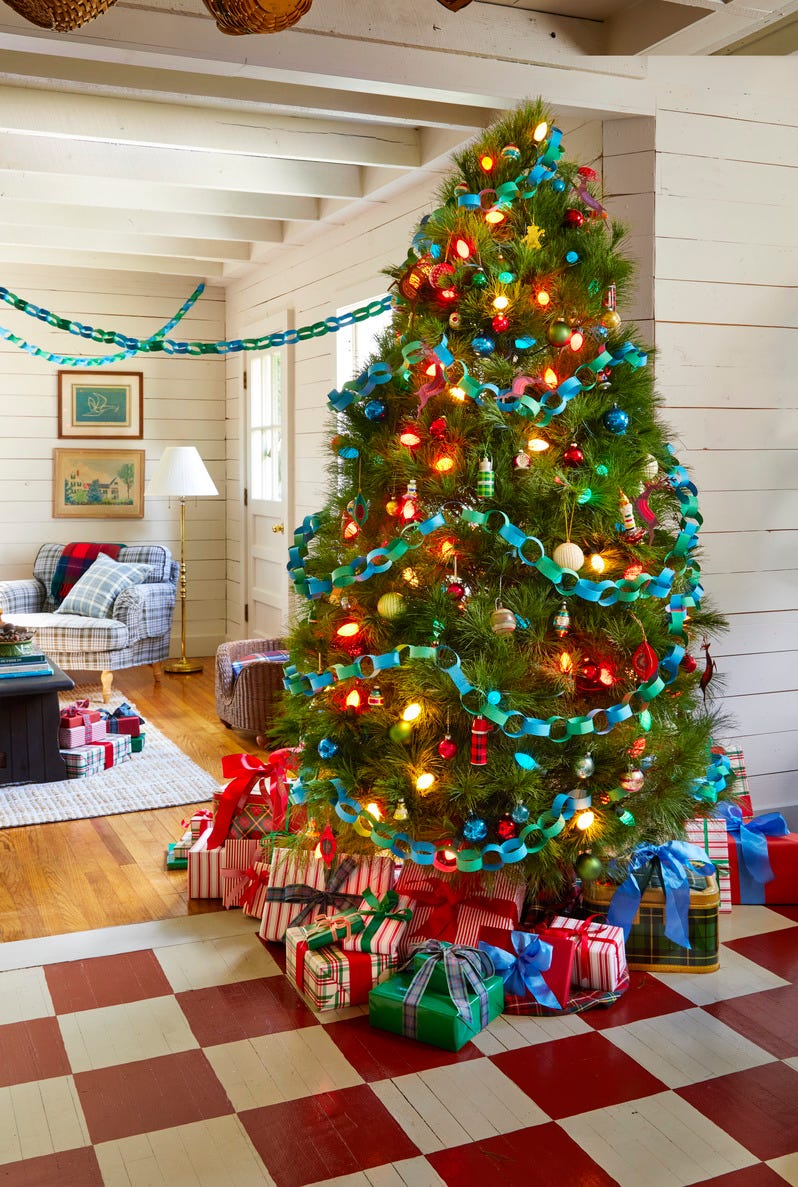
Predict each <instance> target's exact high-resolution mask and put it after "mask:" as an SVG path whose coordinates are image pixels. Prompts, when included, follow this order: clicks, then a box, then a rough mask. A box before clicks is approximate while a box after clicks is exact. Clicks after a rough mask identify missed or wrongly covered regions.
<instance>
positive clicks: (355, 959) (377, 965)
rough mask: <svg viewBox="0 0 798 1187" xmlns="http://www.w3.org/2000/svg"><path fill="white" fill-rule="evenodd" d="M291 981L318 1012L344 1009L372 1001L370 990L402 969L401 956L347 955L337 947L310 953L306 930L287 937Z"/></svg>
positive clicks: (296, 930) (290, 931)
mask: <svg viewBox="0 0 798 1187" xmlns="http://www.w3.org/2000/svg"><path fill="white" fill-rule="evenodd" d="M285 960H286V964H285V972H286V976H287V977H288V980H289V981H290V982H291V984H292V985H294V986H295V987H296V988H297V989H298V990H299V992H300V993H301V994H303V995H304V996H305V998H307V1000H308V1001H309V1002H310V1003H311V1005H312V1006H314V1007H315V1009H317V1010H340V1009H343V1008H344V1007H345V1006H359V1005H362V1004H363V1003H364V1002H367V1001H368V996H369V992H370V990H372V989H373V988H374V986H375V985H377V984H378V983H379V982H380V981H384V980H385V979H386V977H389V976H390V975H391V973H393V972H395V971H396V969H397V968H398V967H399V958H398V957H397V956H386V955H384V954H381V953H372V952H344V951H343V949H342V948H339V947H338V946H337V945H336V946H334V947H329V948H317V949H316V950H315V951H309V950H308V946H307V941H306V940H305V929H304V927H289V929H288V931H287V932H286V936H285Z"/></svg>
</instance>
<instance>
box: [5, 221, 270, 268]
mask: <svg viewBox="0 0 798 1187" xmlns="http://www.w3.org/2000/svg"><path fill="white" fill-rule="evenodd" d="M4 245H8V246H12V247H26V246H27V247H50V248H53V249H55V250H56V251H57V250H58V249H59V248H62V247H68V248H70V249H75V250H79V251H94V252H109V253H111V252H113V253H116V254H118V255H127V254H130V255H148V256H176V255H183V256H193V257H194V259H197V260H249V258H250V256H251V247H250V245H249V244H248V243H225V242H224V241H222V240H220V239H172V238H170V237H169V236H167V235H160V236H159V235H127V234H125V233H123V232H121V231H99V230H93V229H92V228H90V227H86V228H84V229H83V230H77V229H73V230H70V231H69V232H65V231H64V229H63V227H25V226H22V227H12V226H9V225H8V224H5V225H2V224H0V250H2V247H3V246H4Z"/></svg>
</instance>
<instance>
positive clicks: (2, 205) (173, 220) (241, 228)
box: [0, 182, 283, 254]
mask: <svg viewBox="0 0 798 1187" xmlns="http://www.w3.org/2000/svg"><path fill="white" fill-rule="evenodd" d="M5 189H6V186H5V185H4V184H3V183H2V182H0V191H5ZM58 196H59V197H60V195H58ZM2 223H7V224H8V225H9V226H12V227H62V228H63V229H65V230H77V231H83V230H87V229H93V230H97V231H114V232H121V233H126V234H131V235H168V236H171V237H173V238H176V239H184V238H185V239H218V240H221V241H223V242H233V243H252V242H256V243H281V242H282V238H283V229H282V223H280V222H275V221H272V220H269V219H264V218H224V217H222V216H214V215H205V214H186V213H182V212H181V213H179V214H176V213H174V212H165V211H153V210H134V209H132V208H131V209H124V208H121V209H119V210H113V209H103V208H102V207H98V206H93V207H89V206H86V205H84V204H80V205H75V206H65V205H60V204H58V203H56V202H19V201H17V202H15V201H9V200H8V199H6V198H3V197H0V224H2ZM178 254H180V253H179V252H178Z"/></svg>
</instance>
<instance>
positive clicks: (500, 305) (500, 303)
mask: <svg viewBox="0 0 798 1187" xmlns="http://www.w3.org/2000/svg"><path fill="white" fill-rule="evenodd" d="M509 304H510V298H509V297H505V295H504V293H500V294H499V296H498V297H494V298H493V308H494V309H506V308H507V306H508V305H509Z"/></svg>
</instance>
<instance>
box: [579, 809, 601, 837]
mask: <svg viewBox="0 0 798 1187" xmlns="http://www.w3.org/2000/svg"><path fill="white" fill-rule="evenodd" d="M595 819H596V814H595V812H591V811H589V810H588V811H587V812H580V813H579V815H578V816H577V818H576V827H577V828H581V829H582V831H583V832H584V830H585V829H586V828H590V826H591V824H592V823H593V821H594V820H595Z"/></svg>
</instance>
